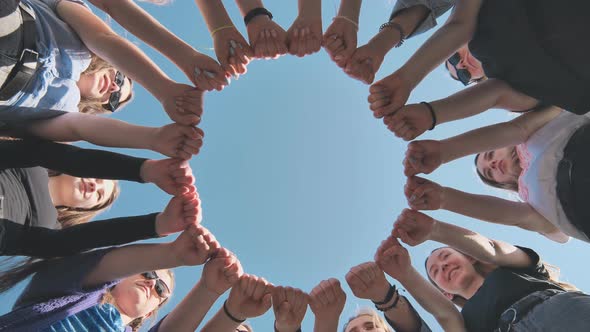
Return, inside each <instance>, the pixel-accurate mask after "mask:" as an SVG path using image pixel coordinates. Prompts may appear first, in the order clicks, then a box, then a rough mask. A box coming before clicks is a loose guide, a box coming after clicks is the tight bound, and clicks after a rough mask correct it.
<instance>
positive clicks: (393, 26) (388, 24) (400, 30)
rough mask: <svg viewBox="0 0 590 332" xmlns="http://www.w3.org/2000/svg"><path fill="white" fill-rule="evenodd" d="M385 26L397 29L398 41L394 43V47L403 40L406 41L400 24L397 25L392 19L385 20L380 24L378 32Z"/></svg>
mask: <svg viewBox="0 0 590 332" xmlns="http://www.w3.org/2000/svg"><path fill="white" fill-rule="evenodd" d="M385 28H392V29H394V30H397V32H399V42H398V43H397V44H396V45H395V47H400V46H402V45H403V44H404V42H405V41H406V34H405V33H404V29H403V28H402V26H401V25H399V24H397V23H395V22H393V21H389V22H385V23H383V24H381V26H380V27H379V32H381V31H382V30H383V29H385Z"/></svg>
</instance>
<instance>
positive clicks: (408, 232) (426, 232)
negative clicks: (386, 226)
mask: <svg viewBox="0 0 590 332" xmlns="http://www.w3.org/2000/svg"><path fill="white" fill-rule="evenodd" d="M434 224H435V220H434V219H432V218H431V217H429V216H427V215H425V214H424V213H420V212H418V211H414V210H409V209H404V211H402V213H401V214H400V215H399V217H397V220H396V221H395V224H394V225H393V232H391V234H392V235H393V236H395V237H397V238H399V239H400V240H402V242H404V243H405V244H407V245H409V246H412V247H414V246H417V245H419V244H421V243H424V242H425V241H427V240H429V239H430V235H431V234H432V231H433V230H434Z"/></svg>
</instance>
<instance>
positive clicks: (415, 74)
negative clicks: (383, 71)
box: [394, 61, 423, 91]
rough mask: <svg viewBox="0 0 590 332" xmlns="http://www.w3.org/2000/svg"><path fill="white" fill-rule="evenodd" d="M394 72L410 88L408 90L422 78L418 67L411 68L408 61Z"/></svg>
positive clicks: (412, 88) (413, 87) (414, 86)
mask: <svg viewBox="0 0 590 332" xmlns="http://www.w3.org/2000/svg"><path fill="white" fill-rule="evenodd" d="M394 74H397V75H399V76H401V77H402V78H403V80H404V81H405V82H406V84H407V86H408V87H409V88H410V91H411V90H414V89H415V88H416V86H417V85H418V83H420V81H422V79H423V76H422V75H423V74H422V73H421V71H420V69H416V68H413V67H412V65H411V64H410V63H409V61H408V62H406V63H405V64H404V65H403V66H401V67H400V68H399V69H398V70H397V71H396V72H395V73H394Z"/></svg>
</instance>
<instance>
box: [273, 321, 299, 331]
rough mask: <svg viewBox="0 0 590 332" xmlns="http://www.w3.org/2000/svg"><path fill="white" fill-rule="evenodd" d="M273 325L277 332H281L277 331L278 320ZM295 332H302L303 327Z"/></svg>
mask: <svg viewBox="0 0 590 332" xmlns="http://www.w3.org/2000/svg"><path fill="white" fill-rule="evenodd" d="M273 325H274V329H275V332H280V331H279V330H277V321H276V320H275V323H274V324H273ZM295 332H301V326H300V327H299V328H298V329H297V331H295Z"/></svg>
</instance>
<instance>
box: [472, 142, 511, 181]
mask: <svg viewBox="0 0 590 332" xmlns="http://www.w3.org/2000/svg"><path fill="white" fill-rule="evenodd" d="M475 166H476V167H477V171H478V173H479V174H480V175H481V176H483V177H484V178H485V179H486V180H489V181H491V182H496V183H499V184H503V185H515V184H517V183H518V178H519V177H520V174H521V173H522V168H521V167H520V159H519V158H518V153H517V152H516V148H515V147H509V148H502V149H497V150H493V151H488V152H485V153H480V154H479V155H478V156H477V159H476V160H475Z"/></svg>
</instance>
